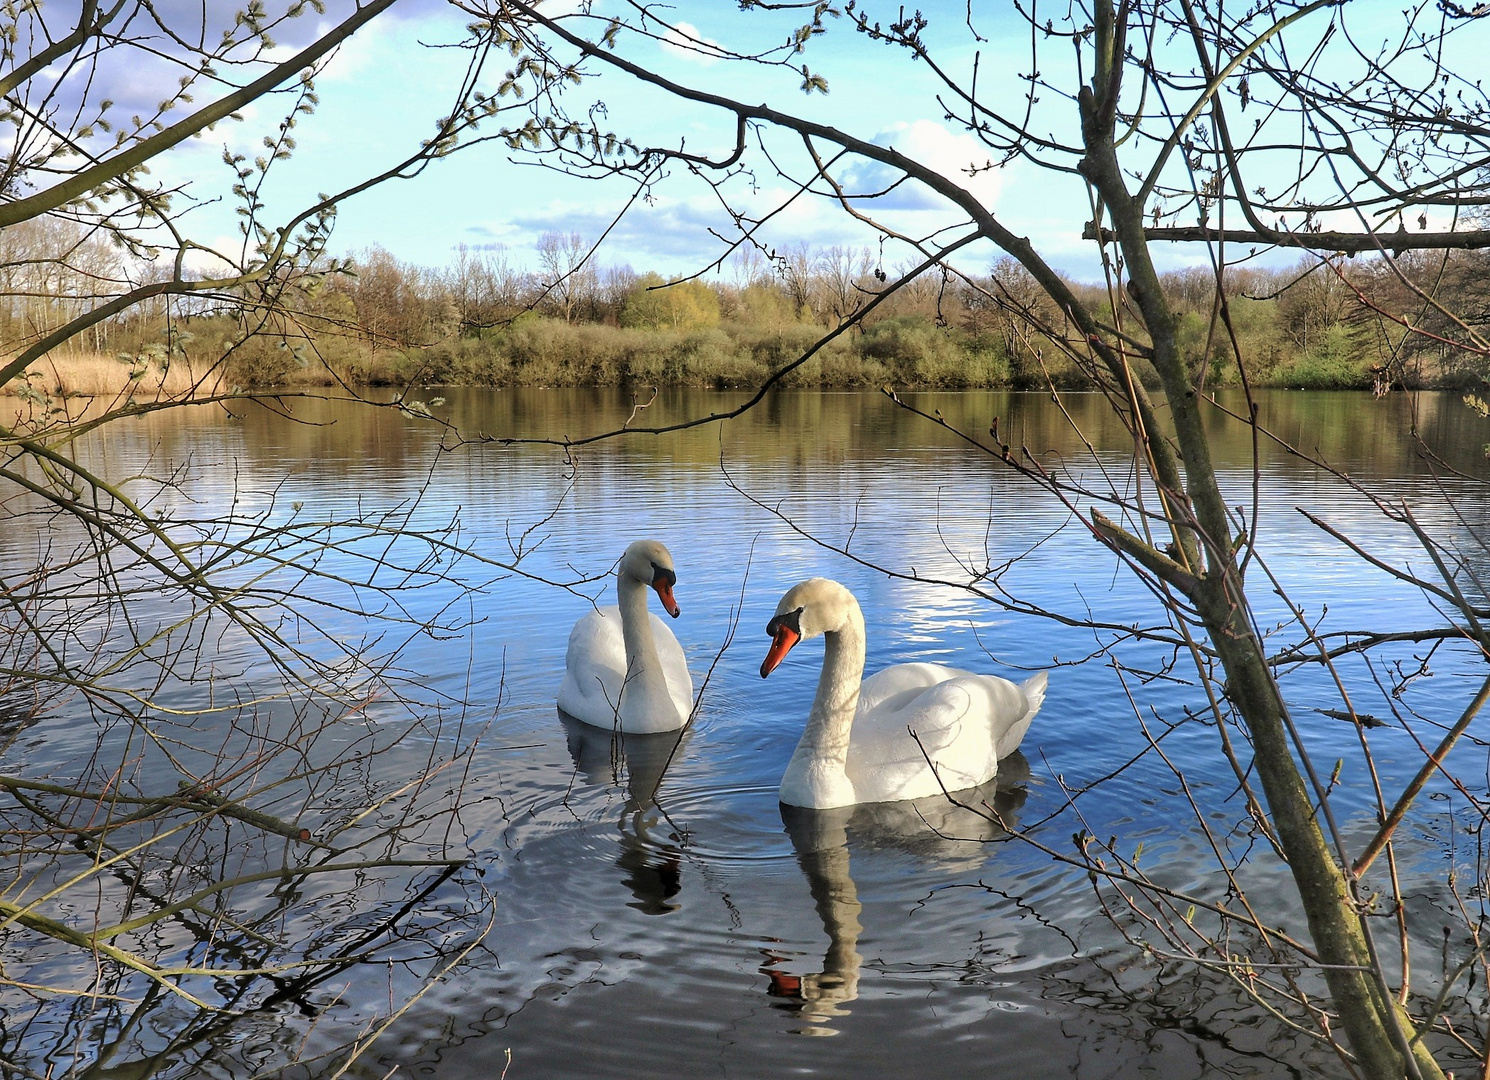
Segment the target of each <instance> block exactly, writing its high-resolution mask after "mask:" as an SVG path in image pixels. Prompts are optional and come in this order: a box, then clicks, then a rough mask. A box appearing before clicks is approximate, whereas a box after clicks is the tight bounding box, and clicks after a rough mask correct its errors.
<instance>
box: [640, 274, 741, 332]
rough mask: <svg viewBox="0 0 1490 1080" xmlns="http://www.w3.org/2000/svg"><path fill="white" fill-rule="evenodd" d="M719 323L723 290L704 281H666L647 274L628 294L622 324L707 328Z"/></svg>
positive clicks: (648, 327)
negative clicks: (712, 287)
mask: <svg viewBox="0 0 1490 1080" xmlns="http://www.w3.org/2000/svg"><path fill="white" fill-rule="evenodd" d="M718 324H719V294H718V293H716V292H715V291H714V290H713V289H711V288H709V287H708V286H707V285H705V284H704V283H703V282H701V281H671V282H669V281H663V280H662V276H661V275H660V274H651V273H648V274H643V275H642V276H641V277H639V278H637V280H636V284H635V285H633V286H632V287H631V291H630V292H628V293H627V294H626V301H625V303H624V304H623V305H622V307H621V325H622V326H640V327H645V328H647V329H653V330H677V331H688V330H704V329H707V328H709V327H711V326H717V325H718Z"/></svg>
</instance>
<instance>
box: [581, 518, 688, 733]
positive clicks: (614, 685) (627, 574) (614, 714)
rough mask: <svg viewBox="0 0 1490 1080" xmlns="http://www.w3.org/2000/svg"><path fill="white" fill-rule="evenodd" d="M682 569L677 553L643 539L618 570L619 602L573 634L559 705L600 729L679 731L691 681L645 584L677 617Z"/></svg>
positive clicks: (591, 617) (680, 651)
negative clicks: (650, 604)
mask: <svg viewBox="0 0 1490 1080" xmlns="http://www.w3.org/2000/svg"><path fill="white" fill-rule="evenodd" d="M677 580H678V575H677V574H676V573H674V571H673V557H672V555H670V554H669V553H668V550H667V548H665V547H663V546H662V545H661V544H659V543H658V542H657V541H656V540H638V541H636V543H634V544H632V545H631V546H630V547H628V548H627V549H626V554H624V555H622V556H621V562H620V565H619V566H617V568H616V597H617V599H619V600H620V606H619V607H607V608H600V609H599V610H598V611H592V612H590V613H589V614H587V615H586V616H584V618H582V619H580V620H579V622H577V623H575V624H574V629H573V630H571V631H570V632H569V650H568V652H567V654H566V655H565V657H564V669H565V670H564V682H563V685H561V686H560V687H559V708H560V709H562V710H564V712H566V713H568V714H569V715H570V716H572V717H574V718H575V719H576V720H581V721H583V722H584V723H586V724H591V725H593V726H595V727H602V728H616V727H619V728H620V730H622V731H631V732H649V731H676V730H677V729H678V728H680V727H682V726H683V725H684V724H686V723H687V722H688V716H689V714H690V713H691V712H692V711H693V679H692V677H691V676H690V675H689V674H688V662H687V661H686V660H685V659H684V657H683V648H682V646H681V645H679V644H678V639H677V638H675V637H674V636H673V632H672V631H671V630H669V629H668V628H667V625H666V624H665V623H664V622H663V621H662V620H661V619H659V618H658V617H657V616H656V615H653V614H652V613H651V612H649V611H647V589H648V588H653V589H656V590H657V595H658V596H659V597H660V598H661V599H662V606H663V607H664V608H666V609H667V613H668V614H669V615H671V616H672V617H673V618H675V619H676V618H677V617H678V614H679V610H678V604H677V601H675V600H674V599H673V586H674V585H675V584H676V583H677Z"/></svg>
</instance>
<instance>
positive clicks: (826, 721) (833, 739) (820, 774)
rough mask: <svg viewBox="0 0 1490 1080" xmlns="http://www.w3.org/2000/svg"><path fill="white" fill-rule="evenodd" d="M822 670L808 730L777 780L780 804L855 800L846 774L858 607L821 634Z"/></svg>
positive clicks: (858, 653) (859, 649)
mask: <svg viewBox="0 0 1490 1080" xmlns="http://www.w3.org/2000/svg"><path fill="white" fill-rule="evenodd" d="M823 641H824V649H823V671H822V674H821V675H820V676H819V677H818V680H817V696H816V697H814V698H813V699H812V711H811V712H809V713H808V714H807V727H806V728H805V729H804V730H803V732H802V738H801V740H800V741H799V742H798V743H797V749H796V752H795V753H793V754H792V760H791V762H790V763H789V764H788V765H787V767H786V774H785V775H784V776H783V777H782V779H781V801H782V802H785V803H788V804H790V805H793V806H813V807H818V808H823V807H830V806H847V805H848V804H850V803H852V802H854V801H855V799H854V786H853V784H852V782H850V780H849V778H848V774H847V772H846V771H845V765H846V763H847V761H848V745H849V737H850V736H851V735H852V734H853V729H854V710H855V709H857V708H858V707H859V684H860V683H861V682H862V681H863V678H864V616H863V615H862V614H860V612H859V610H858V606H857V605H855V606H854V608H853V609H852V610H851V611H850V612H849V617H848V618H847V619H846V620H845V621H844V624H843V626H841V627H840V628H839V629H838V630H833V631H829V632H828V633H826V634H824V635H823Z"/></svg>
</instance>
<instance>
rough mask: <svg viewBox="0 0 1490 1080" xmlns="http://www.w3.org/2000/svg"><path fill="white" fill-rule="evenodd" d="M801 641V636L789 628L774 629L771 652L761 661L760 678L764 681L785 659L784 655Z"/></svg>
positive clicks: (779, 627) (782, 626) (784, 626)
mask: <svg viewBox="0 0 1490 1080" xmlns="http://www.w3.org/2000/svg"><path fill="white" fill-rule="evenodd" d="M801 640H802V635H801V634H799V633H797V632H796V631H795V630H793V629H792V628H791V627H790V626H787V625H785V624H782V625H780V626H778V627H777V628H776V632H775V633H774V634H772V635H771V651H770V652H768V653H766V658H765V659H764V660H762V661H761V678H762V679H764V678H765V677H766V676H767V675H769V674H771V672H773V671H775V670H776V665H778V664H780V663H781V661H783V660H785V659H786V654H787V653H789V652H791V651H792V646H793V645H795V644H796V643H797V642H799V641H801Z"/></svg>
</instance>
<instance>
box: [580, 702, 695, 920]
mask: <svg viewBox="0 0 1490 1080" xmlns="http://www.w3.org/2000/svg"><path fill="white" fill-rule="evenodd" d="M559 721H560V723H562V724H563V726H564V734H565V736H566V738H567V740H568V743H569V756H570V757H572V758H573V759H574V767H575V768H576V769H577V770H578V771H579V773H580V774H581V775H582V776H583V777H584V778H585V780H586V781H588V782H589V783H591V784H594V785H596V786H597V787H604V786H608V785H619V784H620V783H621V780H622V777H623V776H624V778H625V784H626V788H625V790H626V802H625V805H624V806H623V807H622V808H621V817H620V820H619V821H618V822H617V828H618V829H619V831H620V841H621V851H620V854H619V855H617V856H616V866H617V867H619V868H620V869H621V870H622V871H623V875H622V878H621V882H622V884H624V885H625V886H626V888H627V889H628V890H630V892H631V895H632V896H633V897H635V899H634V900H632V901H631V902H630V903H629V905H628V906H629V907H634V908H636V909H637V910H638V911H642V912H645V913H646V914H648V915H666V914H667V913H668V912H671V911H677V910H678V909H679V907H681V905H680V904H679V903H678V902H677V901H676V900H674V899H673V897H675V896H676V895H677V894H678V892H679V891H680V890H681V889H682V887H683V885H682V858H683V852H682V849H681V848H680V847H679V843H680V842H681V838H680V837H679V836H678V834H677V833H676V832H675V831H674V830H673V826H672V824H671V823H670V822H669V821H668V820H667V819H666V817H665V816H664V815H663V814H662V811H661V810H660V809H658V806H657V787H658V785H659V784H661V782H662V774H663V771H664V770H665V769H666V768H667V765H668V762H669V761H670V760H671V759H672V757H673V756H674V754H675V752H677V753H680V752H681V749H680V733H679V732H676V731H670V732H662V733H659V734H645V735H644V734H637V733H634V732H622V731H606V730H602V729H601V728H597V727H592V726H590V725H589V724H584V723H581V722H580V721H578V720H576V719H574V718H573V717H571V716H568V715H566V714H565V713H563V712H562V711H561V712H560V713H559ZM681 738H687V733H686V732H684V733H682V734H681Z"/></svg>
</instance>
